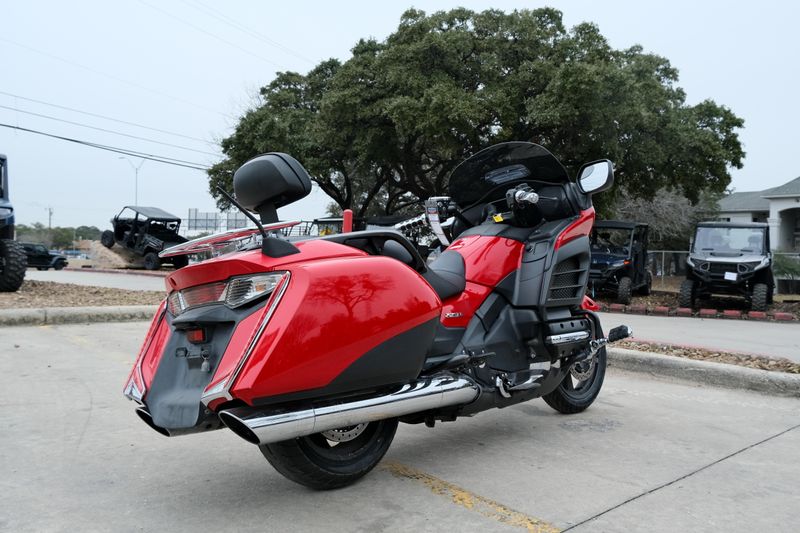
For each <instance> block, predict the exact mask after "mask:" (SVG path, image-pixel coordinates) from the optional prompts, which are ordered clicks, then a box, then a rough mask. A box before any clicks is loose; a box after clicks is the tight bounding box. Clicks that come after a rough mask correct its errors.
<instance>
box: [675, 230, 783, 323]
mask: <svg viewBox="0 0 800 533" xmlns="http://www.w3.org/2000/svg"><path fill="white" fill-rule="evenodd" d="M769 250H770V248H769V226H768V225H767V224H764V223H758V222H752V223H750V222H742V223H737V222H701V223H700V224H698V225H697V229H696V230H695V236H694V240H693V241H692V246H691V250H690V251H689V257H688V258H687V259H686V280H684V282H683V283H681V292H680V295H679V297H678V304H679V305H680V306H681V307H694V306H695V302H696V300H697V299H698V298H708V297H710V296H711V295H712V294H732V295H736V296H743V297H744V298H745V299H746V300H747V301H748V302H750V308H751V309H752V310H753V311H766V310H767V306H768V305H769V304H771V303H772V293H773V290H774V289H775V278H774V277H773V275H772V254H771V253H770V251H769Z"/></svg>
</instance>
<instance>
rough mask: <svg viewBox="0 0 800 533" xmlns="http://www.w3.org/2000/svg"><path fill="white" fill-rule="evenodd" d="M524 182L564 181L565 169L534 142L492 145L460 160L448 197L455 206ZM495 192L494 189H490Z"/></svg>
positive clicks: (492, 196) (493, 195)
mask: <svg viewBox="0 0 800 533" xmlns="http://www.w3.org/2000/svg"><path fill="white" fill-rule="evenodd" d="M524 181H544V182H550V183H565V182H567V181H569V176H568V175H567V169H565V168H564V166H563V165H562V164H561V163H560V162H559V161H558V159H556V157H555V156H554V155H553V154H551V153H550V152H548V151H547V150H546V149H545V148H543V147H541V146H539V145H538V144H533V143H529V142H519V141H515V142H506V143H500V144H495V145H494V146H490V147H489V148H486V149H484V150H481V151H480V152H478V153H477V154H475V155H473V156H472V157H470V158H469V159H466V160H464V161H462V162H461V163H460V164H459V165H458V166H457V167H456V168H455V169H454V170H453V172H452V174H450V191H449V192H450V198H452V199H453V200H454V201H455V202H456V203H457V204H458V205H459V206H461V207H466V206H469V205H472V204H474V203H477V202H483V201H491V200H496V199H497V198H501V197H503V196H504V195H505V189H506V188H507V187H504V186H508V188H510V187H513V186H514V185H516V184H518V183H522V182H524ZM493 191H496V192H493Z"/></svg>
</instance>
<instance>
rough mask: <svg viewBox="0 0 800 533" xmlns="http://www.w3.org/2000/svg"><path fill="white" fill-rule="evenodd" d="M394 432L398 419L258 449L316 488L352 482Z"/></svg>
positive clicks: (368, 467) (293, 476) (375, 460)
mask: <svg viewBox="0 0 800 533" xmlns="http://www.w3.org/2000/svg"><path fill="white" fill-rule="evenodd" d="M395 431H397V419H396V418H394V419H390V420H381V421H378V422H370V423H368V424H358V425H355V426H352V427H347V428H341V429H336V430H332V431H325V432H323V433H317V434H314V435H310V436H308V437H299V438H297V439H292V440H286V441H283V442H276V443H274V444H265V445H263V446H260V447H259V449H260V450H261V453H263V454H264V457H266V458H267V461H269V463H270V464H271V465H272V466H273V467H275V470H277V471H278V472H280V473H281V474H283V475H284V476H285V477H287V478H288V479H290V480H292V481H294V482H296V483H300V484H301V485H305V486H306V487H310V488H312V489H317V490H327V489H336V488H339V487H344V486H346V485H350V484H351V483H354V482H355V481H356V480H358V479H359V478H361V477H363V476H364V475H366V474H367V473H368V472H369V471H370V470H372V469H373V468H374V467H375V465H377V464H378V462H379V461H380V460H381V458H383V455H384V454H385V453H386V450H388V449H389V445H390V444H391V443H392V439H393V438H394V434H395Z"/></svg>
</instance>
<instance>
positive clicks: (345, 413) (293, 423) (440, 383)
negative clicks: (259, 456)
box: [219, 374, 480, 445]
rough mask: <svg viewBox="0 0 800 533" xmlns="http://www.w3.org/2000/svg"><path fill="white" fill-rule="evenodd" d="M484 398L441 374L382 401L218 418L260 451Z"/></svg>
mask: <svg viewBox="0 0 800 533" xmlns="http://www.w3.org/2000/svg"><path fill="white" fill-rule="evenodd" d="M479 394H480V388H479V387H478V385H476V384H475V382H474V381H472V380H471V379H468V378H465V377H461V376H456V375H454V374H437V375H435V376H431V377H429V378H426V379H424V380H420V381H415V382H413V383H409V384H408V385H403V386H402V387H401V388H400V390H398V391H396V392H393V393H391V394H386V395H383V396H375V397H372V398H367V399H362V400H353V401H345V402H342V403H339V404H335V405H326V406H320V407H311V408H306V409H300V410H296V411H282V412H280V411H275V410H263V409H259V408H255V407H236V408H233V409H226V410H223V411H220V413H219V418H220V420H222V422H223V423H224V424H225V425H226V426H228V427H229V428H230V429H231V430H232V431H233V432H234V433H236V434H237V435H239V436H240V437H242V438H243V439H244V440H246V441H247V442H250V443H252V444H258V445H261V444H269V443H272V442H280V441H283V440H289V439H294V438H297V437H304V436H306V435H312V434H314V433H319V432H321V431H328V430H331V429H337V428H343V427H348V426H354V425H356V424H361V423H363V422H376V421H378V420H384V419H386V418H394V417H397V416H404V415H410V414H413V413H421V412H424V411H430V410H432V409H440V408H442V407H449V406H453V405H466V404H468V403H471V402H473V401H475V400H476V399H477V398H478V395H479Z"/></svg>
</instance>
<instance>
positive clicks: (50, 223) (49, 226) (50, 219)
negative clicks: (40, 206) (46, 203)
mask: <svg viewBox="0 0 800 533" xmlns="http://www.w3.org/2000/svg"><path fill="white" fill-rule="evenodd" d="M46 211H47V229H48V230H52V229H53V208H52V207H48V208H47V209H46Z"/></svg>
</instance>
